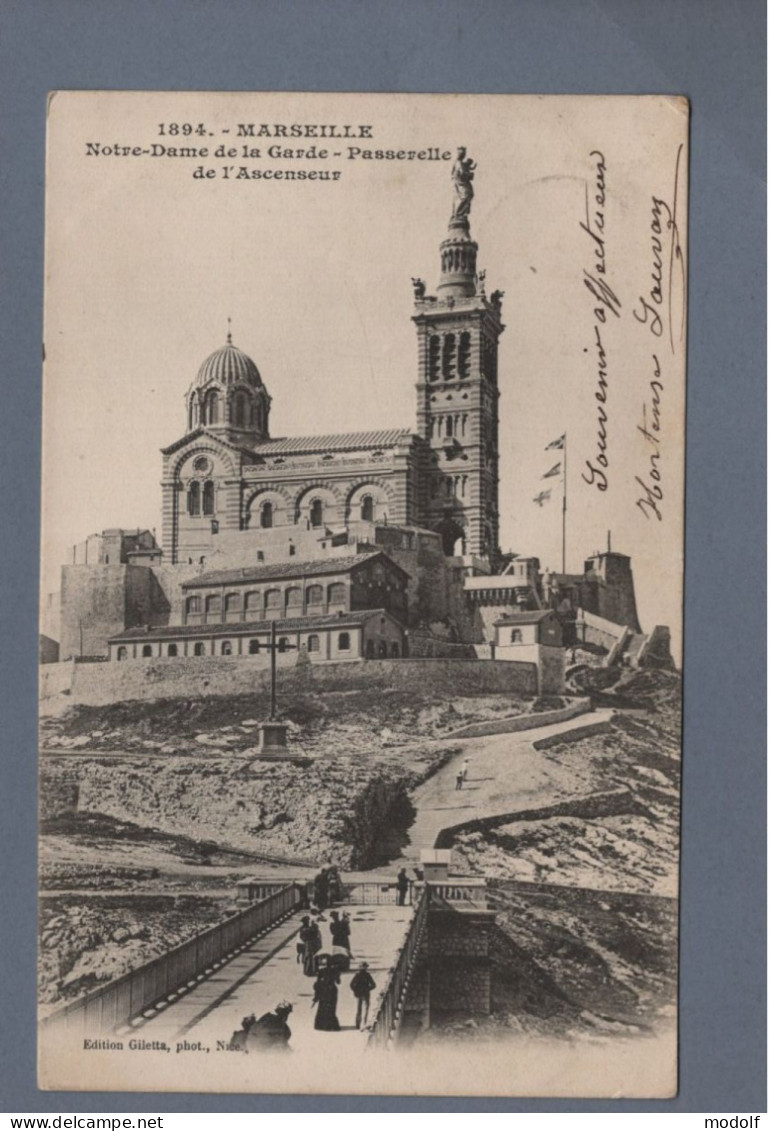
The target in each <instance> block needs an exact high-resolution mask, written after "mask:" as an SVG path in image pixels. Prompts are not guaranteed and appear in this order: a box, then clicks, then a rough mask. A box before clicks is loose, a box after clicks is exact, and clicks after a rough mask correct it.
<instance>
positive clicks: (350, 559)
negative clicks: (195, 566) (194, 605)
mask: <svg viewBox="0 0 769 1131" xmlns="http://www.w3.org/2000/svg"><path fill="white" fill-rule="evenodd" d="M374 558H386V559H387V564H388V565H389V566H390V567H391V568H392V569H396V570H398V571H399V572H400V573H402V574H404V576H405V577H408V574H407V573H406V571H405V570H402V569H401V567H400V566H399V565H397V564H396V563H395V562H394V561H393V560H392V558H389V557H387V554H385V553H383V552H382V551H381V550H374V551H372V552H368V553H365V554H347V555H345V556H344V557H338V558H318V559H316V560H314V561H309V562H308V561H299V562H297V561H293V560H292V561H290V562H274V563H271V564H269V565H267V564H265V565H257V566H244V567H243V568H242V569H215V570H210V571H208V572H207V573H201V574H198V576H197V577H192V578H190V579H189V580H188V581H183V582H182V589H197V588H198V586H201V585H239V584H242V583H243V582H244V581H272V580H276V581H277V580H282V579H283V578H287V577H288V578H290V577H319V576H322V575H324V574H327V573H348V572H349V571H350V570H351V569H355V567H356V566H359V565H361V564H362V563H363V562H369V561H372V560H373V559H374Z"/></svg>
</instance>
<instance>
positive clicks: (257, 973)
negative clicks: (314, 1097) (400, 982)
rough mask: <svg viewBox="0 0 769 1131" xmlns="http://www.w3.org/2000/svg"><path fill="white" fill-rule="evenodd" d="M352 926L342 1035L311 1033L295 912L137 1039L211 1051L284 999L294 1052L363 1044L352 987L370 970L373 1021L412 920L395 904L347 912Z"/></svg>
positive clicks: (324, 929)
mask: <svg viewBox="0 0 769 1131" xmlns="http://www.w3.org/2000/svg"><path fill="white" fill-rule="evenodd" d="M343 910H346V911H347V912H348V913H349V915H350V917H351V920H352V930H351V939H350V946H351V948H352V953H353V956H354V960H353V963H352V970H351V972H350V973H348V974H342V978H341V984H340V986H339V1002H338V1006H337V1016H338V1018H339V1023H340V1025H341V1027H342V1028H341V1032H339V1033H327V1032H319V1031H316V1030H315V1029H314V1020H315V1009H314V1008H313V1007H312V992H313V981H314V979H312V978H308V977H306V976H305V975H304V974H303V972H302V967H301V965H300V964H299V963H298V962H297V961H296V934H297V931H298V930H299V925H300V921H301V916H302V914H304V912H297V913H296V914H294V915H292V916H291V917H290V918H289V919H287V920H285V921H284V922H283V923H281V924H279V925H278V926H277V927H274V928H273V929H272V930H271V931H269V932H268V933H267V934H266V935H264V936H263V938H261V939H259V940H258V941H257V942H256V943H255V944H253V945H252V946H251V947H248V948H247V949H246V950H244V951H242V952H241V953H240V954H239V955H236V957H235V958H232V959H230V961H229V962H227V963H226V964H225V965H224V966H222V967H221V968H220V969H219V970H216V971H214V973H213V974H211V975H210V976H209V977H208V978H206V979H205V980H204V981H202V982H200V983H199V984H198V985H197V986H196V987H194V988H193V989H191V990H189V991H188V992H187V993H186V994H184V995H183V996H182V997H180V998H178V999H177V1000H176V1001H174V1002H172V1003H171V1004H169V1005H168V1006H166V1008H165V1009H162V1010H160V1011H159V1012H158V1013H157V1014H156V1015H155V1016H154V1017H151V1018H148V1019H145V1020H143V1021H142V1023H141V1025H140V1027H139V1028H138V1030H137V1036H138V1035H139V1034H141V1036H143V1037H146V1038H148V1039H160V1040H167V1041H181V1040H187V1041H190V1042H194V1041H203V1043H204V1045H205V1044H208V1045H212V1044H213V1043H215V1042H216V1041H217V1040H219V1041H228V1040H229V1039H230V1037H231V1036H232V1034H233V1032H234V1031H235V1030H236V1029H239V1028H240V1024H241V1020H242V1018H243V1017H245V1016H247V1015H248V1014H250V1013H255V1014H256V1016H257V1017H259V1016H260V1015H261V1014H263V1013H266V1012H267V1011H268V1010H271V1009H273V1008H274V1007H275V1005H277V1003H278V1002H279V1001H281V1000H286V1001H290V1002H291V1003H292V1005H293V1007H294V1011H293V1013H292V1014H291V1016H290V1017H289V1025H290V1027H291V1031H292V1038H291V1048H292V1049H294V1050H295V1051H296V1052H301V1051H317V1050H319V1049H320V1048H322V1047H323V1046H324V1045H326V1046H332V1047H334V1048H337V1047H339V1045H340V1042H341V1045H342V1046H344V1047H349V1046H350V1042H354V1044H356V1045H357V1044H360V1043H361V1042H362V1041H363V1040H364V1039H365V1038H364V1035H363V1034H360V1033H358V1032H357V1030H356V1029H355V1009H356V1001H355V997H354V996H353V994H352V992H351V990H350V988H349V983H350V979H351V977H352V974H353V973H354V972H355V970H356V969H357V968H358V966H359V964H360V962H361V961H364V960H365V961H366V962H368V964H369V969H370V971H371V974H372V976H373V978H374V980H375V982H376V984H377V988H376V989H375V990H374V992H373V993H372V996H371V1010H370V1013H369V1021H373V1019H374V1016H375V1015H376V1009H377V1004H378V1000H379V996H380V994H381V992H382V991H383V990H384V988H385V983H386V981H387V975H388V973H389V971H390V969H391V968H392V966H393V964H394V962H395V957H396V954H397V952H398V950H399V949H400V947H401V946H402V945H403V942H404V939H405V937H406V932H407V929H408V925H409V923H410V922H411V918H412V914H413V912H412V909H411V907H397V906H395V905H393V904H380V905H365V906H361V905H357V906H350V905H348V906H346V907H344V908H343ZM320 926H321V933H322V940H323V946H324V948H325V947H326V946H329V945H330V941H331V940H330V934H329V931H328V925H327V923H321V924H320Z"/></svg>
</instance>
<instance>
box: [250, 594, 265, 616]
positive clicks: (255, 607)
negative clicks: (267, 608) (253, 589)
mask: <svg viewBox="0 0 769 1131" xmlns="http://www.w3.org/2000/svg"><path fill="white" fill-rule="evenodd" d="M261 607H262V604H261V601H260V599H259V594H258V593H246V615H247V616H248V617H249V618H253V617H255V616H256V614H257V613H258V612H259V611H260V610H261Z"/></svg>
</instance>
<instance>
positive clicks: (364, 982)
mask: <svg viewBox="0 0 769 1131" xmlns="http://www.w3.org/2000/svg"><path fill="white" fill-rule="evenodd" d="M350 989H351V990H352V992H353V993H354V994H355V997H356V998H357V999H358V1008H357V1011H356V1013H355V1028H356V1029H362V1028H364V1026H365V1025H366V1024H367V1023H368V1009H369V1005H370V1004H371V991H372V990H375V989H376V982H375V981H374V979H373V978H372V977H371V975H370V974H369V972H368V962H361V964H360V970H358V972H357V973H356V974H353V976H352V978H351V979H350Z"/></svg>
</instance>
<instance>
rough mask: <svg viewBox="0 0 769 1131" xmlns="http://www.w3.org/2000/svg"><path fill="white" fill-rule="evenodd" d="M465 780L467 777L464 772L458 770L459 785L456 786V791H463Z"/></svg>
mask: <svg viewBox="0 0 769 1131" xmlns="http://www.w3.org/2000/svg"><path fill="white" fill-rule="evenodd" d="M464 780H465V775H464V773H463V772H462V770H457V784H456V785H455V787H454V788H455V789H461V788H462V784H463V782H464Z"/></svg>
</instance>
